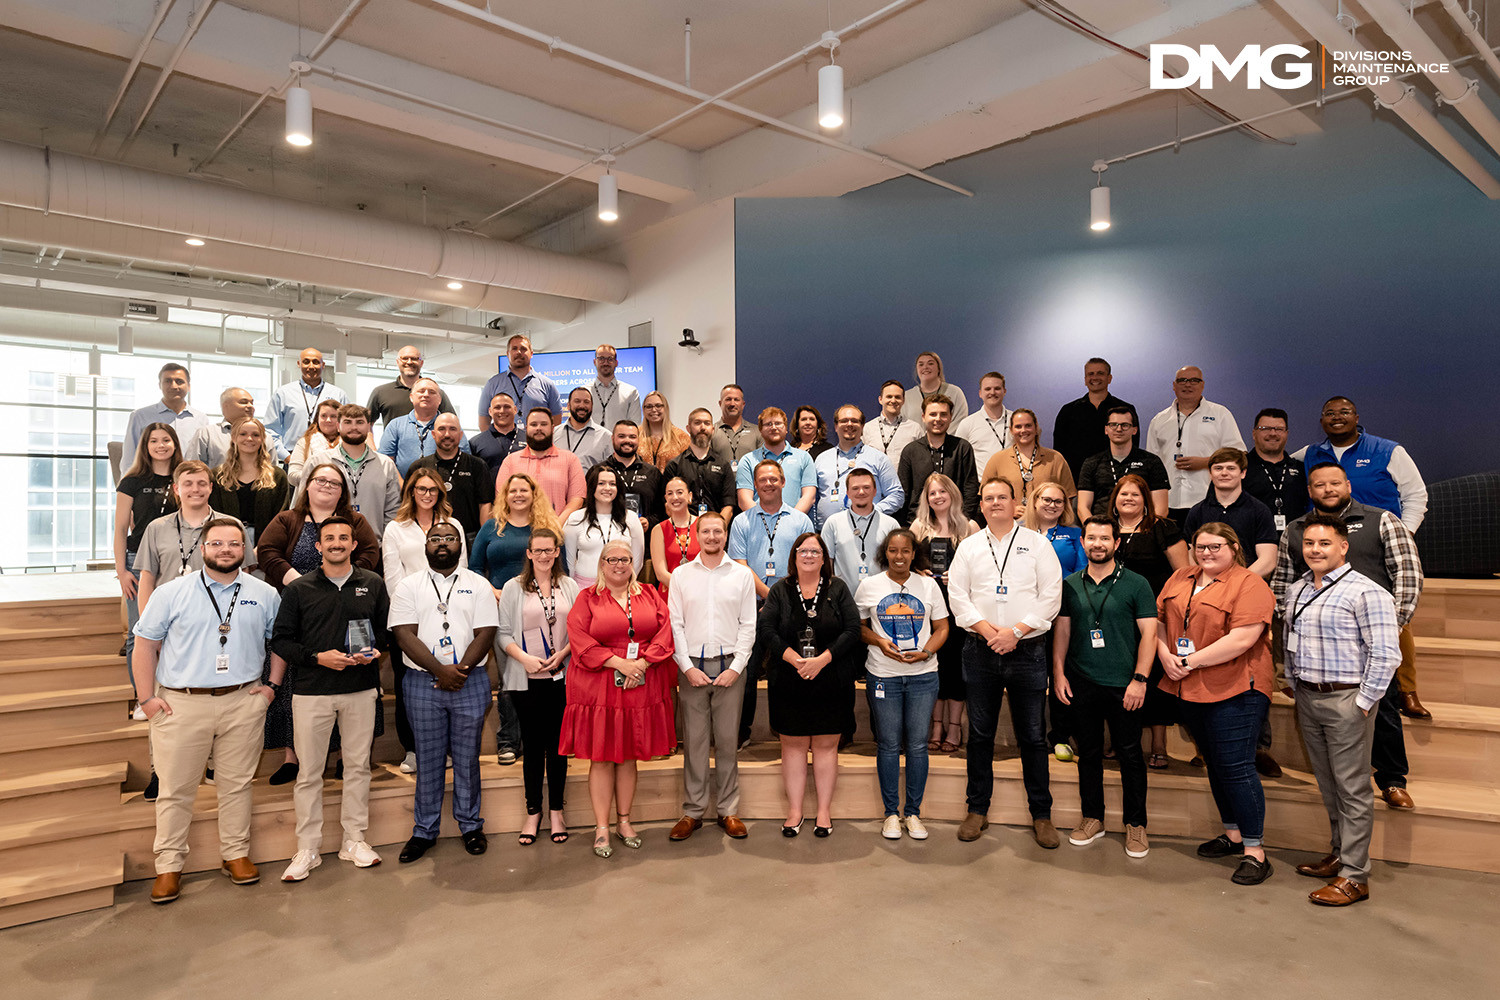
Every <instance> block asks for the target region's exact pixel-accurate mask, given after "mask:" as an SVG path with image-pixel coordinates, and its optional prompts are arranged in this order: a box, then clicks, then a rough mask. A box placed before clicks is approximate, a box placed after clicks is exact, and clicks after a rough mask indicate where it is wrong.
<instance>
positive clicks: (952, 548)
mask: <svg viewBox="0 0 1500 1000" xmlns="http://www.w3.org/2000/svg"><path fill="white" fill-rule="evenodd" d="M978 530H979V525H977V524H975V523H974V522H973V521H971V520H969V519H968V518H967V517H965V516H964V512H963V494H962V493H961V492H959V489H958V484H957V483H955V482H954V481H953V480H951V479H949V478H948V477H947V476H945V475H943V474H942V473H941V472H934V473H933V474H932V475H930V476H928V477H927V482H926V484H925V485H923V487H922V499H921V500H919V501H918V502H917V517H916V520H914V521H912V523H911V531H912V534H914V535H916V536H917V548H918V550H919V551H920V552H921V555H922V558H923V560H924V561H925V562H926V563H927V565H928V566H931V567H932V576H933V578H934V579H935V580H937V584H938V587H939V588H940V589H941V590H942V592H943V602H944V603H945V604H946V603H947V601H948V564H949V563H950V562H951V561H952V559H953V553H954V552H956V551H958V543H959V542H961V541H963V540H964V539H965V538H968V537H969V536H970V535H972V534H973V533H974V532H976V531H978ZM963 649H964V644H963V642H962V641H950V642H945V643H943V648H942V649H940V650H938V700H937V704H935V705H934V706H933V707H932V734H931V735H930V736H929V737H928V739H927V750H928V752H929V753H957V752H958V750H959V748H961V747H962V746H963V734H964V726H963V722H964V700H965V699H966V698H967V697H968V689H967V688H966V687H965V686H964V666H963Z"/></svg>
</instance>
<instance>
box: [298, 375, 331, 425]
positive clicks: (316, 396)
mask: <svg viewBox="0 0 1500 1000" xmlns="http://www.w3.org/2000/svg"><path fill="white" fill-rule="evenodd" d="M327 384H328V383H327V382H319V383H318V391H317V392H315V393H313V394H312V398H313V401H312V405H311V406H309V405H307V383H306V382H303V381H301V380H300V379H299V380H298V381H297V388H298V389H299V390H300V393H301V396H302V408H303V409H304V410H306V411H307V422H308V423H312V422H313V414H314V413H315V412H317V409H318V403H319V402H320V401H321V400H322V398H323V387H324V386H326V385H327Z"/></svg>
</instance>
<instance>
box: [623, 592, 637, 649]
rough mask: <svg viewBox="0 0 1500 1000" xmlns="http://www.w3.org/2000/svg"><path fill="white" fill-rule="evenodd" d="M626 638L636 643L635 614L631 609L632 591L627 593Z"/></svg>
mask: <svg viewBox="0 0 1500 1000" xmlns="http://www.w3.org/2000/svg"><path fill="white" fill-rule="evenodd" d="M625 636H626V638H628V639H629V640H630V641H631V642H635V614H634V613H633V612H632V611H631V607H630V591H629V590H628V589H627V590H626V591H625Z"/></svg>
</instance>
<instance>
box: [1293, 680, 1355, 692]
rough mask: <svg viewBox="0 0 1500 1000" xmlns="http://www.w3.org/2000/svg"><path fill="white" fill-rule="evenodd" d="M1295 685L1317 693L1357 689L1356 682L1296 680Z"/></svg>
mask: <svg viewBox="0 0 1500 1000" xmlns="http://www.w3.org/2000/svg"><path fill="white" fill-rule="evenodd" d="M1297 686H1298V687H1299V688H1307V689H1308V690H1309V691H1316V692H1318V693H1319V694H1332V693H1333V692H1335V691H1357V690H1359V685H1358V684H1313V683H1312V682H1311V681H1298V682H1297Z"/></svg>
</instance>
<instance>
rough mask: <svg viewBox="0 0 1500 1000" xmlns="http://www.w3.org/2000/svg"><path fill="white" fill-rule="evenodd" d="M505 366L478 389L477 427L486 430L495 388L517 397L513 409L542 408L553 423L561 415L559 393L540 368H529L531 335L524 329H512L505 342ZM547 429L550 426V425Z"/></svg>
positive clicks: (528, 409)
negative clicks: (537, 370)
mask: <svg viewBox="0 0 1500 1000" xmlns="http://www.w3.org/2000/svg"><path fill="white" fill-rule="evenodd" d="M505 358H506V365H507V368H506V370H505V371H503V372H500V373H499V374H497V375H491V376H490V380H489V381H488V382H486V383H485V384H484V388H483V389H481V390H479V429H480V430H489V427H490V400H491V399H493V398H494V396H495V393H497V392H507V393H509V394H510V397H511V398H512V399H514V400H515V401H516V409H517V410H519V411H520V412H522V413H525V414H526V415H527V416H528V417H530V415H531V411H532V410H534V409H538V408H540V409H544V410H546V411H547V415H548V417H549V418H550V420H551V422H552V423H554V424H555V423H557V421H558V420H559V419H561V417H562V397H561V396H559V395H558V394H557V383H556V382H553V381H552V380H551V379H550V378H548V377H547V376H545V375H543V374H542V373H541V372H536V371H532V370H531V338H530V337H528V336H526V334H524V333H513V334H511V336H510V339H509V340H507V341H506V342H505ZM549 430H550V428H549Z"/></svg>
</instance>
